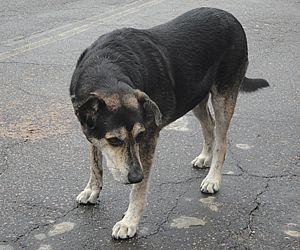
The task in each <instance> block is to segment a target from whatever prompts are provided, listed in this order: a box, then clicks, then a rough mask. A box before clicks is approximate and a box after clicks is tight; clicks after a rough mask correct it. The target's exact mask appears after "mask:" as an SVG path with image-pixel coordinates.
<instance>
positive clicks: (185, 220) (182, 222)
mask: <svg viewBox="0 0 300 250" xmlns="http://www.w3.org/2000/svg"><path fill="white" fill-rule="evenodd" d="M205 223H206V222H205V221H204V220H202V219H199V218H196V217H188V216H181V217H179V218H176V219H174V220H173V222H172V223H171V225H170V226H171V227H176V228H179V229H182V228H189V227H191V226H204V225H205Z"/></svg>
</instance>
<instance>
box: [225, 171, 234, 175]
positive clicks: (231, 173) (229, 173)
mask: <svg viewBox="0 0 300 250" xmlns="http://www.w3.org/2000/svg"><path fill="white" fill-rule="evenodd" d="M226 174H227V175H234V172H233V171H228V172H227V173H226Z"/></svg>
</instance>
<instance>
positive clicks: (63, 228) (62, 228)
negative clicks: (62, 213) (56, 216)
mask: <svg viewBox="0 0 300 250" xmlns="http://www.w3.org/2000/svg"><path fill="white" fill-rule="evenodd" d="M74 226H75V223H72V222H62V223H59V224H56V225H54V226H53V227H54V228H53V229H52V230H50V231H49V233H48V236H50V237H52V236H56V235H59V234H64V233H67V232H69V231H71V230H72V229H73V228H74Z"/></svg>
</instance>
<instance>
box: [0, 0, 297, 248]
mask: <svg viewBox="0 0 300 250" xmlns="http://www.w3.org/2000/svg"><path fill="white" fill-rule="evenodd" d="M28 2H30V3H28ZM0 6H1V10H0V34H1V35H0V84H1V88H0V91H1V98H0V249H1V250H2V249H9V250H10V249H22V248H24V249H40V250H41V249H300V238H299V237H300V213H299V211H300V206H299V205H300V196H299V193H300V184H299V183H300V166H299V162H300V140H299V135H300V129H299V128H300V126H299V125H300V108H299V107H300V105H299V104H300V103H299V102H300V101H299V96H300V95H299V79H300V71H299V68H300V60H299V58H300V53H299V40H300V32H299V23H300V15H299V7H300V4H299V1H297V0H289V1H287V0H264V1H257V0H247V1H244V0H242V1H239V0H232V1H221V0H211V1H208V0H204V1H195V0H190V1H178V0H170V1H167V0H145V1H131V0H125V1H118V0H114V1H96V0H85V1H83V0H78V1H75V0H74V1H68V0H65V1H61V0H55V1H45V0H39V1H38V0H34V1H17V0H14V1H8V0H2V1H0ZM200 6H212V7H217V8H221V9H225V10H228V11H230V12H231V13H233V14H234V15H235V16H236V17H237V18H238V19H239V20H240V21H241V23H242V24H243V26H244V27H245V31H246V33H247V37H248V44H249V59H250V65H249V68H248V73H247V75H248V76H249V77H262V78H265V79H267V80H268V81H269V83H270V85H271V87H270V88H268V89H265V90H262V91H259V92H256V93H253V94H242V95H240V96H239V99H238V104H237V107H236V112H235V115H234V118H233V121H232V123H231V128H230V131H229V136H228V143H229V147H228V153H227V158H226V161H225V165H224V170H223V181H222V188H221V191H220V192H219V193H217V194H216V195H214V196H208V195H204V194H202V193H201V192H200V188H199V185H200V183H201V181H202V179H203V178H204V177H205V175H206V174H207V170H197V169H193V168H192V167H191V164H190V162H191V160H193V158H194V157H195V156H196V155H197V154H198V153H199V152H200V149H201V142H202V139H201V132H200V129H199V124H198V122H197V120H196V119H195V118H194V117H193V115H192V114H191V113H188V114H187V115H186V116H184V117H183V118H181V119H180V120H178V121H176V122H175V123H174V124H172V125H170V126H169V127H168V128H166V129H164V130H163V131H162V133H161V136H160V142H159V145H158V150H157V154H156V160H155V166H154V169H153V172H152V179H151V186H150V193H149V202H148V207H147V210H146V212H145V215H144V217H143V219H142V221H141V223H140V228H139V231H138V235H137V236H136V237H135V238H133V239H131V240H127V241H123V242H120V241H115V240H113V239H111V228H112V227H113V225H114V223H116V222H117V221H118V220H119V219H120V218H121V216H122V213H123V212H124V211H126V208H127V202H128V194H129V191H130V190H129V187H128V186H123V185H121V184H118V183H116V182H115V181H114V180H113V179H112V176H111V175H110V173H109V172H108V171H106V170H107V169H106V168H105V169H104V170H105V177H104V188H103V191H102V193H101V195H100V198H99V201H98V203H97V204H96V205H95V206H79V205H77V204H76V202H75V197H76V196H77V194H78V193H79V192H80V191H81V190H82V189H83V188H84V186H85V184H86V182H87V180H88V171H89V170H88V165H89V162H88V157H87V142H86V139H85V138H84V136H83V134H82V133H81V131H80V126H79V123H78V121H77V120H76V118H75V115H74V114H73V110H72V106H71V102H70V100H69V96H68V87H69V83H70V79H71V75H72V72H73V70H74V65H75V63H76V60H77V58H78V56H79V55H80V53H81V52H82V51H83V49H84V48H86V47H87V46H89V45H90V44H91V43H92V42H93V41H94V40H95V39H96V38H97V37H98V36H100V35H101V34H103V33H105V32H108V31H111V30H113V29H116V28H120V27H125V26H126V27H128V26H131V27H139V28H147V27H151V26H153V25H156V24H159V23H162V22H165V21H167V20H169V19H171V18H173V17H175V16H177V15H179V14H181V13H183V12H185V11H187V10H190V9H192V8H196V7H200Z"/></svg>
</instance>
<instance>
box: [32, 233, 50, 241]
mask: <svg viewBox="0 0 300 250" xmlns="http://www.w3.org/2000/svg"><path fill="white" fill-rule="evenodd" d="M46 237H47V236H46V234H36V235H35V236H34V238H36V239H37V240H44V239H46Z"/></svg>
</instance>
